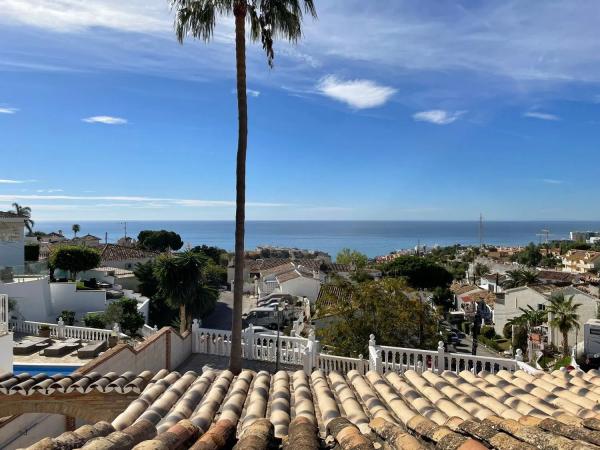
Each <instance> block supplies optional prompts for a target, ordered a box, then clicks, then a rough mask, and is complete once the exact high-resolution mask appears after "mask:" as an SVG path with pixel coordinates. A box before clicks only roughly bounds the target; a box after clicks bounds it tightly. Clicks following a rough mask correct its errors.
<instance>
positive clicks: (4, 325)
mask: <svg viewBox="0 0 600 450" xmlns="http://www.w3.org/2000/svg"><path fill="white" fill-rule="evenodd" d="M8 319H9V313H8V295H5V294H0V333H6V332H8Z"/></svg>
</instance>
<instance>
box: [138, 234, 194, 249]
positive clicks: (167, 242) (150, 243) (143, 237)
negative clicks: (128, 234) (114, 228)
mask: <svg viewBox="0 0 600 450" xmlns="http://www.w3.org/2000/svg"><path fill="white" fill-rule="evenodd" d="M138 245H139V246H140V247H142V248H145V249H147V250H153V251H156V252H164V251H166V250H168V249H170V250H179V249H180V248H181V247H183V241H182V240H181V236H179V235H178V234H177V233H175V232H174V231H167V230H158V231H155V230H143V231H140V232H139V234H138Z"/></svg>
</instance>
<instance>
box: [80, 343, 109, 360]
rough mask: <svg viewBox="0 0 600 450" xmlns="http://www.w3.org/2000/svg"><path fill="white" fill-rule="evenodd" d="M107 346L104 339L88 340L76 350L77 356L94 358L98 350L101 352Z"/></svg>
mask: <svg viewBox="0 0 600 450" xmlns="http://www.w3.org/2000/svg"><path fill="white" fill-rule="evenodd" d="M106 347H108V344H107V342H106V341H95V342H90V343H89V344H87V345H86V346H85V347H82V348H80V349H79V350H77V357H78V358H95V357H96V356H98V354H99V353H100V352H103V351H104V350H106Z"/></svg>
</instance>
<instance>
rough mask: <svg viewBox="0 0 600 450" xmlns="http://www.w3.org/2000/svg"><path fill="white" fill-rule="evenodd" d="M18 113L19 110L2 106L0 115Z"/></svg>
mask: <svg viewBox="0 0 600 450" xmlns="http://www.w3.org/2000/svg"><path fill="white" fill-rule="evenodd" d="M17 111H18V109H17V108H9V107H8V106H0V114H15V113H16V112H17Z"/></svg>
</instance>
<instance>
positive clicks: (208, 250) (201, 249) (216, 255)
mask: <svg viewBox="0 0 600 450" xmlns="http://www.w3.org/2000/svg"><path fill="white" fill-rule="evenodd" d="M192 251H193V252H195V253H202V254H203V255H205V256H207V257H209V258H210V259H211V260H212V261H213V262H214V263H215V264H217V265H223V263H224V262H225V264H227V250H223V249H222V248H219V247H213V246H209V245H197V246H196V247H194V248H192ZM223 255H225V258H223Z"/></svg>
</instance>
